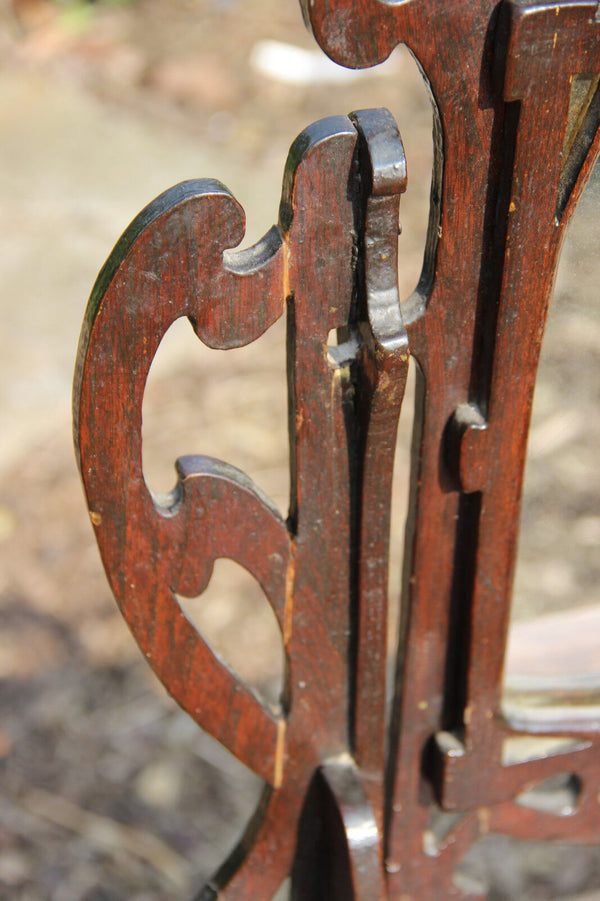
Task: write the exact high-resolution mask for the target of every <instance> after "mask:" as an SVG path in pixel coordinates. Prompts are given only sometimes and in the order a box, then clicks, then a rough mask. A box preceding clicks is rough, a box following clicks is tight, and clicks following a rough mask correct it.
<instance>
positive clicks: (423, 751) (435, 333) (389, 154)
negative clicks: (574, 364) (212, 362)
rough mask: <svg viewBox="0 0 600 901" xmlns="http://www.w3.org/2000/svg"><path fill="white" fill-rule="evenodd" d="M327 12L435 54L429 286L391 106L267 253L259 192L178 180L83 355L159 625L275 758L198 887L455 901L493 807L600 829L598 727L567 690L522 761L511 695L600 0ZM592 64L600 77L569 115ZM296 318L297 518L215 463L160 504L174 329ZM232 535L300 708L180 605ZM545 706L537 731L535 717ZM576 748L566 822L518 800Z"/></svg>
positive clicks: (96, 463) (120, 267)
mask: <svg viewBox="0 0 600 901" xmlns="http://www.w3.org/2000/svg"><path fill="white" fill-rule="evenodd" d="M304 12H305V16H306V18H307V20H308V21H310V24H311V27H312V29H313V31H314V34H315V36H316V38H317V40H318V41H319V43H320V44H321V45H322V46H323V48H324V49H325V50H326V51H327V52H328V53H329V54H330V55H331V56H332V57H333V58H335V59H336V60H337V61H339V62H341V63H343V64H345V65H350V66H355V67H359V66H366V65H372V64H374V63H376V62H379V61H381V60H383V59H384V58H385V57H386V56H387V55H389V53H390V52H391V50H392V49H393V48H394V47H395V46H396V45H397V44H398V43H400V42H404V43H406V44H407V45H408V46H409V47H410V49H411V50H412V51H413V53H414V54H415V55H416V57H417V58H418V60H419V62H420V64H421V66H422V67H423V70H424V73H425V76H426V77H427V79H428V83H429V84H430V87H431V91H432V97H433V100H434V104H435V115H434V119H435V135H434V139H435V146H436V162H435V171H434V177H433V183H432V196H431V217H430V228H429V237H428V245H427V249H426V253H425V260H424V268H423V274H422V278H421V280H420V283H419V285H418V287H417V289H416V291H415V292H414V294H413V295H412V296H411V297H410V298H408V300H406V301H405V302H404V303H403V304H402V307H401V306H400V304H399V299H398V294H397V279H396V269H397V229H398V202H399V195H400V193H401V192H402V191H403V190H404V188H405V184H406V169H405V164H404V156H403V153H402V146H401V143H400V140H399V137H398V134H397V131H396V128H395V125H394V123H393V121H392V120H391V117H390V116H389V114H388V113H386V112H385V111H373V110H370V111H363V112H361V113H356V114H353V115H352V116H351V117H350V118H345V117H339V118H333V119H327V120H324V121H323V122H320V123H317V124H316V125H314V126H311V127H310V128H309V129H307V130H306V131H305V132H304V133H303V134H302V135H300V137H299V138H298V139H297V140H296V142H295V143H294V145H293V146H292V149H291V151H290V156H289V159H288V164H287V167H286V172H285V175H284V186H283V196H282V202H281V208H280V217H279V224H278V226H277V227H275V228H273V229H272V230H271V231H270V232H269V233H268V234H267V235H266V236H265V238H264V239H263V240H262V241H261V242H259V244H258V245H256V246H255V247H254V248H252V249H251V250H248V251H242V252H235V250H234V249H233V248H235V247H236V245H237V244H239V242H240V240H241V238H242V235H243V212H242V211H241V209H240V208H239V206H238V205H237V204H236V202H235V200H234V199H233V198H232V197H231V195H230V194H229V192H228V191H227V190H226V189H225V188H224V187H223V186H222V185H220V184H219V183H217V182H210V181H195V182H188V183H184V184H183V185H180V186H178V187H176V188H173V189H171V190H170V191H167V192H166V193H165V194H163V195H162V196H161V197H159V198H158V199H157V200H156V201H154V202H153V203H152V204H150V206H149V207H147V208H146V210H144V211H143V212H142V213H141V214H140V216H139V217H138V218H137V219H136V220H135V221H134V222H133V223H132V225H131V226H130V228H129V229H128V230H127V232H126V233H125V234H124V236H123V237H122V238H121V240H120V241H119V243H118V244H117V246H116V248H115V250H114V251H113V254H112V255H111V257H110V258H109V260H108V262H107V264H106V266H105V267H104V269H103V271H102V273H101V274H100V276H99V279H98V282H97V284H96V287H95V288H94V291H93V293H92V298H91V300H90V304H89V307H88V312H87V315H86V321H85V324H84V329H83V333H82V338H81V343H80V351H79V357H78V365H77V373H76V387H75V420H76V424H75V432H76V442H77V449H78V456H79V463H80V467H81V472H82V477H83V480H84V484H85V490H86V493H87V497H88V502H89V506H90V515H91V519H92V522H93V524H94V527H95V530H96V535H97V539H98V543H99V546H100V550H101V553H102V557H103V560H104V564H105V567H106V570H107V574H108V577H109V579H110V582H111V586H112V588H113V591H114V593H115V595H116V597H117V599H118V601H119V604H120V606H121V609H122V610H123V613H124V615H125V617H126V618H127V620H128V622H129V624H130V626H131V629H132V631H133V633H134V634H135V636H136V639H137V641H138V642H139V644H140V647H141V648H142V650H143V652H144V653H145V655H146V657H147V658H148V660H149V662H150V663H151V665H152V666H153V668H154V669H155V671H156V672H157V674H158V675H159V677H160V678H161V680H162V681H163V682H164V684H165V685H166V687H167V688H168V690H169V691H170V692H171V694H172V695H173V696H174V697H175V698H176V700H177V701H179V703H180V704H181V705H182V706H183V707H184V708H185V709H186V710H187V711H188V712H189V713H190V714H191V715H192V716H193V717H194V718H195V719H196V720H197V722H198V723H199V724H200V725H202V727H203V728H204V729H206V730H207V731H209V732H210V733H211V734H212V735H213V736H215V738H217V739H218V740H219V741H221V742H222V743H223V744H224V745H226V746H227V747H228V748H229V749H230V750H231V751H232V752H233V753H234V754H236V755H237V756H238V758H239V759H240V760H242V761H243V762H244V763H245V764H246V765H248V766H249V767H250V768H251V769H253V770H254V771H255V772H256V773H257V774H259V775H260V776H261V777H262V778H263V779H264V781H265V790H264V795H263V799H262V802H261V805H260V807H259V810H258V811H257V812H256V814H255V816H254V817H253V820H252V822H251V823H250V824H249V825H248V829H247V832H246V835H245V836H244V838H243V839H242V841H241V844H240V846H239V847H238V849H236V851H235V852H234V854H233V855H232V857H231V858H230V860H229V861H227V862H226V863H225V864H224V865H223V867H222V868H221V870H220V871H219V872H218V873H217V874H216V876H215V877H214V879H213V880H212V882H211V883H210V885H208V886H206V887H205V888H204V889H203V890H202V892H201V894H200V896H199V897H200V898H203V899H209V898H214V897H216V896H219V897H223V898H226V899H230V901H233V899H238V901H242V899H244V901H247V899H256V901H259V899H265V901H269V899H270V898H271V897H272V895H273V893H274V892H275V891H276V889H277V888H278V886H279V885H280V883H281V882H282V880H283V879H284V878H285V877H286V876H287V875H288V874H291V875H292V895H293V898H294V899H295V901H316V899H320V898H327V899H334V901H335V899H340V901H341V899H349V898H356V899H357V901H376V899H385V898H389V899H391V901H426V899H427V901H429V899H432V898H434V899H438V898H439V899H443V898H446V897H458V896H460V895H461V892H460V890H459V888H458V887H457V886H456V885H455V884H454V882H453V873H454V870H455V867H456V865H457V863H458V862H459V861H460V860H461V858H462V857H463V856H464V854H465V853H466V851H467V850H468V848H469V847H470V846H471V844H472V843H473V842H474V841H475V840H476V839H477V838H478V837H479V836H480V835H482V834H484V833H485V832H488V831H502V832H505V833H507V834H510V835H513V836H518V837H528V838H561V839H570V840H577V841H586V842H593V841H598V840H599V839H600V806H599V804H598V800H597V796H598V789H599V782H600V750H599V745H598V739H597V733H598V731H599V728H600V726H599V723H598V722H597V721H594V722H588V723H583V724H582V723H581V722H578V721H577V718H576V717H572V718H570V717H569V715H568V713H567V712H566V714H565V718H564V721H563V722H557V720H556V719H553V722H552V727H551V734H552V735H553V736H563V737H565V738H566V739H568V738H571V739H572V741H571V742H570V743H567V744H566V745H565V747H563V750H562V753H559V752H557V751H556V749H555V751H554V752H553V754H552V755H546V756H543V755H541V756H540V755H539V754H538V756H537V757H535V758H534V759H529V756H528V755H525V757H527V759H524V755H521V757H519V752H518V747H519V741H520V740H521V739H522V738H524V737H527V735H528V734H529V733H528V732H527V729H526V728H525V725H524V724H523V723H516V722H515V723H513V724H511V722H509V721H508V720H507V719H506V717H503V715H502V711H501V698H500V691H501V680H502V668H503V662H504V650H505V644H506V635H507V629H508V618H509V609H510V595H511V584H512V572H513V567H514V560H515V553H516V541H517V533H518V519H519V502H520V493H521V483H522V475H523V467H524V459H525V448H526V438H527V431H528V426H529V417H530V411H531V403H532V396H533V387H534V382H535V373H536V368H537V361H538V356H539V350H540V343H541V336H542V332H543V327H544V320H545V315H546V309H547V304H548V299H549V296H550V292H551V288H552V283H553V277H554V272H555V269H556V263H557V255H558V251H559V247H560V241H561V238H562V235H563V233H564V229H565V225H566V223H567V221H568V219H569V216H570V214H571V213H572V210H573V208H574V206H575V204H576V201H577V199H578V197H579V195H580V193H581V190H582V187H583V184H584V182H585V179H586V177H587V175H588V174H589V171H590V169H591V165H592V163H593V161H594V158H595V155H596V150H597V146H598V142H599V141H600V132H599V130H598V123H599V121H600V93H598V91H597V89H596V87H597V82H598V79H597V77H596V76H597V75H598V73H600V21H599V20H600V15H598V8H597V4H595V3H587V2H579V0H576V2H559V3H547V4H543V5H542V4H539V5H531V4H525V3H521V2H516V0H513V2H508V0H504V2H503V3H501V4H499V5H497V4H496V3H495V2H492V0H481V2H479V3H472V2H470V0H454V2H450V3H448V2H441V0H405V2H403V3H393V2H390V0H305V10H304ZM582 75H583V76H587V77H589V83H590V90H589V92H588V97H587V100H586V103H585V104H584V107H583V108H582V109H580V110H574V109H572V108H571V106H572V104H570V98H571V81H572V78H573V77H574V76H582ZM284 312H285V313H286V316H287V322H288V384H289V411H290V412H289V421H290V454H291V471H292V497H291V503H290V513H289V517H288V519H287V520H286V521H283V520H282V519H281V517H280V516H279V514H278V513H277V512H276V510H275V509H274V508H273V506H272V504H271V503H270V502H269V499H268V498H266V497H265V496H264V495H262V493H261V492H260V491H259V490H258V489H257V488H256V486H254V484H253V483H252V481H251V480H250V479H249V478H248V477H247V476H245V475H244V474H243V473H241V472H239V471H238V470H236V469H234V468H233V467H231V466H229V465H228V464H226V463H223V462H221V461H216V460H212V459H210V458H206V457H188V458H183V459H181V460H179V461H178V463H177V469H178V475H179V478H178V483H177V487H176V489H175V491H174V492H173V493H172V495H170V496H169V497H167V498H164V497H161V498H157V497H152V496H151V494H150V493H149V491H148V489H147V487H146V485H145V482H144V479H143V475H142V464H141V409H142V397H143V391H144V385H145V382H146V378H147V375H148V371H149V367H150V363H151V361H152V358H153V356H154V354H155V352H156V350H157V347H158V344H159V342H160V340H161V338H162V336H163V335H164V333H165V332H166V330H167V329H168V327H169V326H170V325H171V323H172V322H173V321H174V320H175V319H177V318H178V317H181V316H187V317H188V318H189V319H190V320H191V322H192V324H193V326H194V328H195V330H196V333H197V334H198V336H199V338H200V339H201V340H203V341H204V342H205V343H207V344H209V345H210V346H212V347H219V348H224V349H226V348H228V347H234V346H238V345H241V344H245V343H248V342H250V341H252V340H254V339H255V338H257V337H258V336H259V335H260V334H262V333H263V332H264V331H265V330H266V329H267V328H268V327H269V326H270V325H271V324H272V323H273V322H274V321H275V320H276V319H277V318H278V317H279V316H280V315H282V314H283V313H284ZM403 320H404V323H405V325H406V330H405V327H404V325H403ZM334 329H336V330H337V335H338V343H337V345H336V346H329V347H328V336H329V334H330V332H331V331H332V330H334ZM407 332H408V334H407ZM409 345H410V353H411V354H412V355H413V357H414V359H415V360H416V362H417V364H418V369H419V388H420V390H419V397H418V401H417V413H418V416H417V430H418V431H417V439H418V440H417V441H416V442H415V447H416V452H415V459H414V463H413V489H412V500H411V514H410V516H409V524H408V529H407V564H406V566H405V570H406V578H405V589H404V601H403V618H402V627H401V636H400V641H399V648H398V665H397V677H396V697H395V700H394V705H393V712H392V721H391V726H390V729H389V730H386V725H385V724H386V716H385V669H386V659H385V657H386V632H387V616H386V610H387V600H388V599H387V564H388V541H389V517H390V509H389V505H390V495H391V474H392V461H393V454H394V445H395V437H396V427H397V422H398V416H399V413H400V406H401V402H402V396H403V392H404V384H405V378H406V370H407V363H408V355H409ZM218 557H230V558H232V559H234V560H237V561H238V562H239V563H240V564H241V565H242V566H244V567H245V568H246V569H248V570H249V571H250V572H251V573H252V574H253V575H254V576H255V577H256V579H257V580H258V581H259V582H260V584H261V585H262V587H263V589H264V591H265V594H266V595H267V597H268V599H269V601H270V603H271V605H272V607H273V610H274V611H275V614H276V617H277V619H278V622H279V625H280V628H281V632H282V636H283V642H284V646H285V651H286V660H287V673H286V678H285V686H284V692H283V695H282V698H281V703H280V705H279V707H278V708H277V709H271V708H269V707H266V706H265V705H263V704H262V703H261V702H260V701H259V700H258V699H257V698H256V697H255V695H254V694H253V693H252V692H251V691H250V690H249V689H248V688H247V687H246V686H245V685H244V684H243V683H242V682H240V680H239V679H238V678H237V677H236V676H235V675H234V674H233V673H231V672H230V671H229V670H228V669H227V668H226V667H225V666H224V665H223V664H222V662H221V661H220V660H218V659H217V658H216V657H215V656H214V655H213V653H212V651H211V649H210V648H209V646H208V645H207V644H206V643H205V642H204V640H203V638H202V637H201V636H200V635H199V634H198V633H197V632H196V630H195V629H194V628H193V626H192V625H191V624H190V623H189V622H188V620H187V619H186V618H185V616H184V614H183V612H182V611H181V609H180V607H179V605H178V603H177V600H176V597H175V595H176V594H180V595H183V596H194V595H197V594H199V593H200V592H201V591H202V590H203V589H204V588H205V587H206V585H207V583H208V581H209V579H210V575H211V571H212V565H213V562H214V560H215V559H217V558H218ZM565 710H566V711H568V708H567V707H565ZM387 731H389V734H387ZM531 731H536V732H537V733H538V734H539V735H540V736H543V735H544V734H545V732H544V725H543V723H542V724H540V723H539V722H538V723H536V725H535V727H534V726H533V725H532V726H531V728H530V732H531ZM549 731H550V730H546V733H548V732H549ZM562 773H570V774H574V776H576V777H577V780H578V782H577V784H580V791H579V795H578V797H577V798H576V803H575V809H574V812H573V813H572V814H571V815H570V816H568V817H565V816H558V815H556V814H551V813H547V812H546V813H543V812H540V811H539V810H536V809H534V808H533V807H532V806H523V804H518V803H517V801H516V799H517V798H518V797H520V799H521V801H523V802H524V803H525V802H526V799H524V798H522V797H521V796H522V795H523V793H525V792H527V791H528V790H529V789H531V787H532V786H534V785H536V784H538V783H540V782H542V781H543V780H544V779H547V778H549V777H551V776H553V775H556V774H562Z"/></svg>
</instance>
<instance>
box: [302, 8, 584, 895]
mask: <svg viewBox="0 0 600 901" xmlns="http://www.w3.org/2000/svg"><path fill="white" fill-rule="evenodd" d="M304 13H305V17H306V18H307V20H309V22H310V25H311V27H312V30H313V33H314V35H315V37H316V38H317V40H318V41H319V43H320V44H321V46H322V47H323V49H324V50H325V51H326V52H327V53H328V54H329V55H330V56H331V57H332V58H334V59H335V60H336V61H337V62H340V63H342V64H344V65H350V66H354V67H360V66H366V65H373V64H375V63H377V62H379V61H381V60H382V59H384V58H385V57H387V56H388V55H389V53H390V52H391V50H392V49H393V48H394V47H395V46H396V45H397V44H399V43H405V44H406V45H407V46H408V47H409V48H410V50H411V51H412V52H413V53H414V55H415V56H416V57H417V59H418V61H419V63H420V64H421V66H422V67H423V70H424V74H425V77H426V79H427V80H428V83H429V85H430V87H431V90H432V100H433V103H434V107H435V116H434V118H435V120H436V127H435V132H434V144H435V147H436V150H437V161H436V165H435V171H434V176H433V184H432V207H431V216H430V229H429V236H430V241H429V246H428V249H427V252H426V254H425V263H424V269H423V274H422V278H421V282H420V285H419V287H418V288H417V290H416V292H415V293H414V295H413V296H412V297H411V298H409V299H408V300H407V301H406V302H405V303H404V305H403V310H404V319H405V322H406V323H407V328H408V334H409V340H410V348H411V353H412V354H413V356H414V358H415V359H416V361H417V363H418V366H419V375H420V396H419V401H418V410H417V414H418V428H419V429H420V447H419V449H418V453H417V456H416V459H415V461H414V472H413V496H412V501H411V511H412V512H411V517H410V521H409V524H408V530H407V531H408V542H407V548H408V553H409V554H410V563H409V566H408V567H407V574H406V576H407V577H406V585H405V599H404V611H403V612H404V623H403V634H402V638H401V643H400V649H399V663H398V672H397V680H396V681H397V697H396V702H395V708H394V723H393V739H392V745H393V748H394V749H395V760H394V761H393V762H390V767H389V782H388V790H389V799H390V801H389V807H388V812H387V820H386V822H387V831H386V836H385V841H386V847H387V854H388V857H387V868H388V892H389V896H390V898H404V897H410V898H419V899H421V898H432V897H435V898H438V897H449V896H452V895H455V894H460V892H459V890H458V888H457V887H456V886H454V885H453V882H452V874H453V870H454V867H455V865H456V863H457V862H458V861H459V860H460V858H461V857H462V856H463V855H464V853H465V852H466V850H467V848H468V847H469V846H470V844H472V842H473V841H474V840H475V839H476V838H477V837H478V836H479V835H481V834H483V833H485V832H487V831H488V830H493V829H497V830H499V831H504V832H506V833H508V834H513V835H519V836H520V837H529V838H545V837H555V838H556V837H563V838H564V839H569V840H579V841H597V840H598V836H599V834H600V812H599V810H598V805H597V801H596V800H595V798H596V794H597V789H598V782H599V775H598V766H599V764H600V751H599V748H598V745H597V743H596V739H595V738H594V735H595V730H596V728H597V721H592V722H589V723H587V724H586V723H581V722H579V723H577V722H575V721H574V719H573V718H570V717H569V712H568V708H567V707H565V708H564V709H565V716H564V720H563V722H562V723H561V722H560V721H559V720H557V719H556V718H555V717H553V719H552V723H551V724H548V725H547V727H546V732H547V733H551V734H553V735H561V734H562V735H565V736H574V738H575V739H577V738H579V740H575V741H574V744H573V746H572V747H571V749H570V750H569V748H568V747H567V748H566V749H565V750H564V752H563V753H556V754H554V755H553V756H546V755H544V756H543V757H540V756H539V754H537V755H536V754H533V755H531V756H532V759H527V760H523V761H522V762H518V763H517V762H515V763H513V764H512V765H508V764H507V763H506V759H505V758H506V755H505V754H503V750H504V748H505V742H506V740H507V739H509V738H510V737H511V736H512V737H517V738H518V737H519V736H520V735H523V734H525V735H526V732H525V733H523V731H522V730H523V724H522V723H519V724H518V725H517V724H514V725H511V723H510V721H507V720H506V718H505V716H504V715H503V711H502V708H501V697H500V691H501V684H502V671H503V664H504V654H505V644H506V637H507V629H508V620H509V612H510V598H511V588H512V574H513V568H514V560H515V554H516V546H517V537H518V523H519V505H520V495H521V485H522V476H523V466H524V460H525V450H526V440H527V431H528V426H529V417H530V413H531V403H532V397H533V388H534V383H535V373H536V369H537V362H538V357H539V351H540V344H541V338H542V334H543V328H544V322H545V316H546V311H547V305H548V300H549V297H550V294H551V290H552V285H553V279H554V273H555V271H556V265H557V259H558V253H559V249H560V243H561V240H562V237H563V234H564V230H565V226H566V225H567V223H568V221H569V218H570V216H571V214H572V211H573V209H574V207H575V205H576V202H577V200H578V198H579V196H580V194H581V190H582V188H583V185H584V184H585V181H586V179H587V176H588V175H589V172H590V170H591V166H592V165H593V162H594V160H595V158H596V155H597V148H598V141H599V132H598V122H599V121H600V116H599V115H598V106H599V103H600V99H599V95H598V92H597V91H596V93H595V94H594V93H592V94H591V95H590V96H589V98H588V105H587V107H586V108H585V109H583V110H582V111H581V112H580V115H579V116H578V117H575V121H576V123H577V126H576V131H575V133H568V132H567V129H568V128H571V127H572V126H571V124H570V123H571V116H570V112H569V102H570V83H571V78H572V77H573V76H575V75H577V74H586V75H591V76H593V75H594V74H595V73H598V72H599V71H600V57H599V52H600V40H599V36H600V31H599V28H600V25H599V24H598V7H597V4H595V3H583V2H574V3H573V2H568V3H543V4H531V3H523V2H503V3H502V4H501V5H499V6H497V5H496V4H493V3H491V2H490V3H487V2H482V3H476V4H472V3H462V2H453V3H449V4H448V3H439V2H437V0H407V2H404V3H398V4H397V3H388V2H385V0H315V2H310V3H309V2H308V0H306V2H305V4H304ZM593 84H594V80H593V78H592V85H593ZM409 164H410V160H409ZM530 728H531V731H532V732H538V733H543V732H544V723H543V721H542V722H540V721H539V720H537V721H536V723H532V724H531V727H530ZM567 744H568V743H567ZM564 772H573V773H576V774H577V775H578V776H579V777H580V779H581V784H582V790H581V794H580V796H579V798H578V802H577V805H576V809H575V811H574V813H573V815H572V816H570V817H568V818H564V817H563V818H558V817H557V816H551V815H549V814H545V815H544V814H542V813H540V812H539V811H534V810H531V809H527V810H526V811H525V809H524V808H523V807H522V806H518V805H517V804H516V803H515V801H514V799H515V798H516V797H517V796H519V795H520V793H521V792H523V791H524V790H526V789H527V788H528V787H529V786H531V785H533V784H534V783H537V782H541V781H542V780H544V779H545V778H547V777H548V776H550V775H552V774H557V773H564ZM440 805H441V806H440ZM442 807H444V808H447V809H448V810H452V811H454V812H455V816H454V817H453V818H451V819H448V817H447V816H445V815H444V814H443V812H442ZM448 823H451V824H452V826H451V827H448V825H447V824H448Z"/></svg>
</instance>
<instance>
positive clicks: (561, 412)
mask: <svg viewBox="0 0 600 901" xmlns="http://www.w3.org/2000/svg"><path fill="white" fill-rule="evenodd" d="M599 200H600V163H597V164H596V166H595V168H594V170H593V172H592V175H591V178H590V182H589V183H588V186H587V187H586V189H585V190H584V192H583V194H582V197H581V199H580V201H579V203H578V206H577V209H576V210H575V213H574V216H573V219H572V221H571V224H570V225H569V228H568V231H567V234H566V239H565V243H564V247H563V251H562V256H561V260H560V265H559V267H558V272H557V280H556V288H555V293H554V297H553V299H552V303H551V305H550V311H549V315H548V321H547V325H546V331H545V335H544V343H543V346H542V353H541V359H540V365H539V370H538V376H537V382H536V389H535V398H534V404H533V414H532V420H531V430H530V434H529V445H528V451H527V465H526V471H525V482H524V490H523V503H522V518H521V538H520V545H519V554H518V559H517V565H516V572H515V585H514V599H513V605H512V610H511V628H510V635H509V643H508V647H507V657H506V665H505V679H504V708H505V713H506V715H508V716H509V717H510V719H511V721H514V720H515V719H518V720H519V721H520V722H521V723H523V724H524V723H526V722H527V720H528V719H531V720H533V721H534V722H535V723H536V725H537V727H538V728H541V725H540V724H542V723H543V721H544V718H546V720H547V722H549V723H550V724H551V723H552V722H554V721H556V720H557V719H560V718H561V717H562V718H563V719H565V718H566V719H570V720H571V721H573V720H577V721H581V722H582V721H584V720H586V719H590V718H591V719H593V720H598V719H599V718H600V642H598V635H599V634H600V597H599V595H598V585H599V584H600V554H599V553H598V549H599V548H600V501H599V499H600V469H599V467H598V459H597V458H598V445H599V442H600V381H599V380H598V371H599V370H600V309H599V307H598V303H597V300H598V284H600V255H599V254H598V249H599V248H600V216H599V215H598V210H599V208H600V206H599ZM550 728H552V726H551V725H550Z"/></svg>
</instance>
